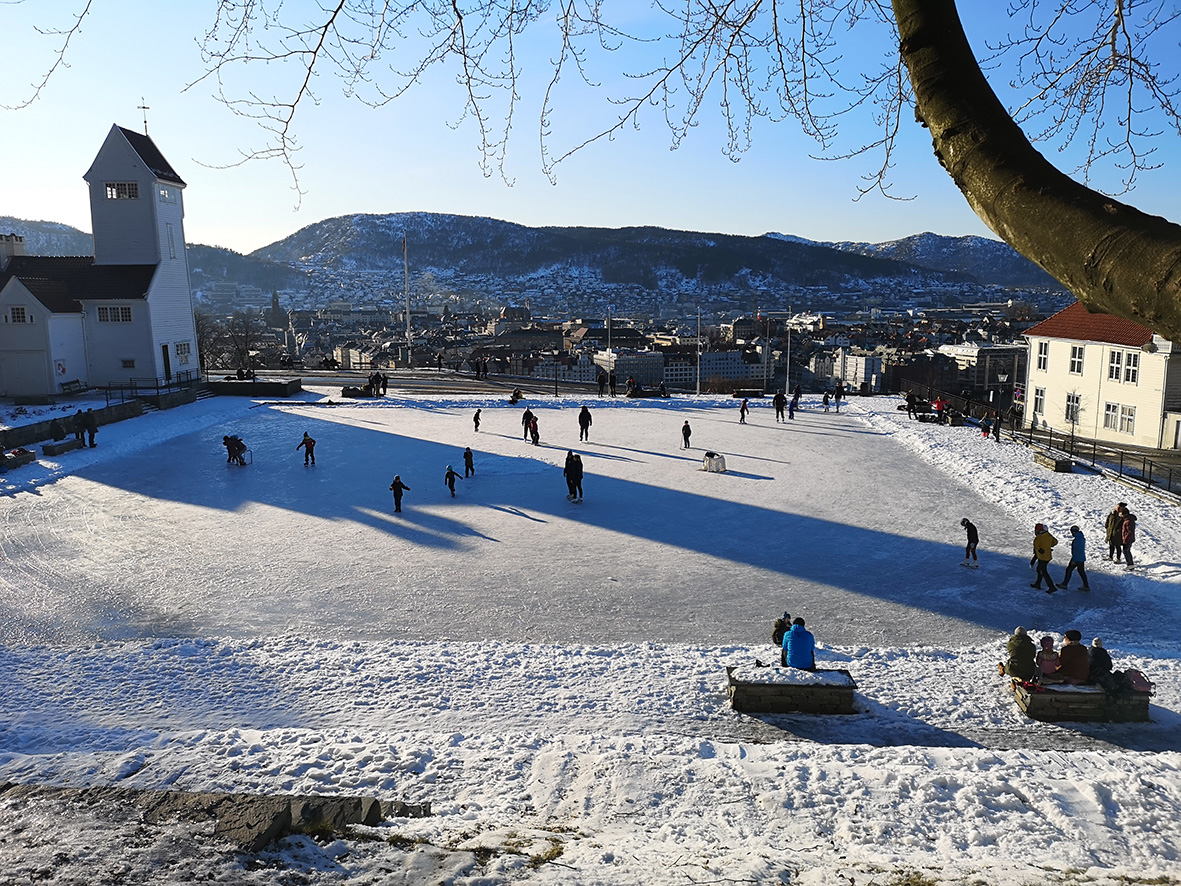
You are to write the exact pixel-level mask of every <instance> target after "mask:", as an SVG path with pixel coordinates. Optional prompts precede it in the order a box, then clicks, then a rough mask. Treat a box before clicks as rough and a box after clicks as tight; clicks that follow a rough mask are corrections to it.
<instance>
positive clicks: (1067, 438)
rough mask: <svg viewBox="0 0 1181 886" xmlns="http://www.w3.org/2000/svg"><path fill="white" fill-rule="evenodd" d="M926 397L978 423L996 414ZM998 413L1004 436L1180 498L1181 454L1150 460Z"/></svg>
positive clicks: (953, 399) (947, 397)
mask: <svg viewBox="0 0 1181 886" xmlns="http://www.w3.org/2000/svg"><path fill="white" fill-rule="evenodd" d="M916 393H917V391H916ZM927 396H928V398H929V399H931V400H934V398H936V397H941V398H942V399H943V400H944V402H946V403H948V404H949V406H950V408H952V409H955V410H957V411H959V412H962V413H963V414H964V415H965V416H967V417H968V418H971V419H975V420H977V421H979V420H982V419H984V418H990V417H994V416H995V415H996V414H997V413H998V410H997V409H996V408H995V407H993V406H992V405H991V404H989V403H986V402H984V401H981V400H974V399H972V398H971V397H965V396H963V395H961V394H949V393H947V392H945V391H937V390H933V389H932V388H930V387H928V388H927ZM999 414H1000V415H1001V417H1002V419H1003V424H1002V428H1003V429H1004V430H1005V431H1007V436H1009V437H1011V438H1013V439H1014V440H1017V441H1018V442H1020V443H1023V444H1025V445H1026V446H1029V447H1031V448H1037V449H1043V450H1047V451H1054V452H1061V453H1064V454H1065V455H1069V456H1070V457H1071V458H1072V459H1074V460H1075V461H1079V462H1086V463H1088V464H1089V465H1090V466H1091V467H1092V468H1094V469H1096V470H1102V471H1104V472H1105V473H1109V474H1114V475H1115V476H1117V477H1120V478H1121V479H1123V480H1125V481H1127V482H1131V483H1135V484H1143V485H1144V487H1145V488H1149V489H1151V488H1156V489H1161V490H1163V491H1165V492H1168V493H1170V494H1172V495H1176V496H1181V454H1179V457H1178V458H1177V459H1174V460H1171V461H1170V460H1168V459H1167V457H1166V458H1160V457H1157V458H1151V457H1150V456H1149V454H1148V453H1146V452H1143V451H1141V450H1135V449H1127V448H1123V447H1120V446H1118V445H1116V444H1113V443H1100V442H1099V441H1097V440H1088V439H1084V438H1082V437H1076V436H1075V435H1074V433H1073V432H1070V431H1059V430H1055V429H1054V428H1051V427H1048V426H1045V425H1043V426H1042V427H1034V426H1033V424H1032V423H1031V424H1030V425H1029V426H1024V420H1023V418H1022V417H1020V416H1018V417H1014V414H1012V413H1009V412H1008V411H1006V410H1000V411H999Z"/></svg>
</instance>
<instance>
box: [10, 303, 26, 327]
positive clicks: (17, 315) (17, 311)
mask: <svg viewBox="0 0 1181 886" xmlns="http://www.w3.org/2000/svg"><path fill="white" fill-rule="evenodd" d="M8 310H9V313H10V315H11V317H12V322H13V323H28V322H29V315H28V314H27V313H25V309H24V307H23V306H19V305H13V306H12V307H11V308H9V309H8Z"/></svg>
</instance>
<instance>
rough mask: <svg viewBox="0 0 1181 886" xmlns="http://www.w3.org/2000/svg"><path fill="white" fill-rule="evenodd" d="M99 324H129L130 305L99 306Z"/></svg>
mask: <svg viewBox="0 0 1181 886" xmlns="http://www.w3.org/2000/svg"><path fill="white" fill-rule="evenodd" d="M98 322H99V323H130V322H131V306H130V305H100V306H99V309H98Z"/></svg>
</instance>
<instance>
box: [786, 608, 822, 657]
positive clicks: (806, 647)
mask: <svg viewBox="0 0 1181 886" xmlns="http://www.w3.org/2000/svg"><path fill="white" fill-rule="evenodd" d="M783 654H784V658H785V659H786V660H787V666H788V667H789V668H799V669H800V670H803V671H814V670H816V638H815V637H813V636H812V632H811V631H807V630H805V629H804V620H803V619H802V618H800V617H799V616H796V617H795V618H794V619H792V622H791V630H790V631H788V632H787V633H786V634H784V635H783Z"/></svg>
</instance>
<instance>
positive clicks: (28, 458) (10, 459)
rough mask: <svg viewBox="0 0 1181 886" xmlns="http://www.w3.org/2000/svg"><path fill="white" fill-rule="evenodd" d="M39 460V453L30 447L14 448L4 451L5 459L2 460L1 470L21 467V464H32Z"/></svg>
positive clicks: (0, 463)
mask: <svg viewBox="0 0 1181 886" xmlns="http://www.w3.org/2000/svg"><path fill="white" fill-rule="evenodd" d="M36 460H37V453H35V452H33V451H32V450H29V449H14V450H12V451H11V452H6V453H4V461H2V462H0V470H5V471H7V470H9V469H10V468H19V467H20V466H21V465H27V464H32V463H33V462H35V461H36Z"/></svg>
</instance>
